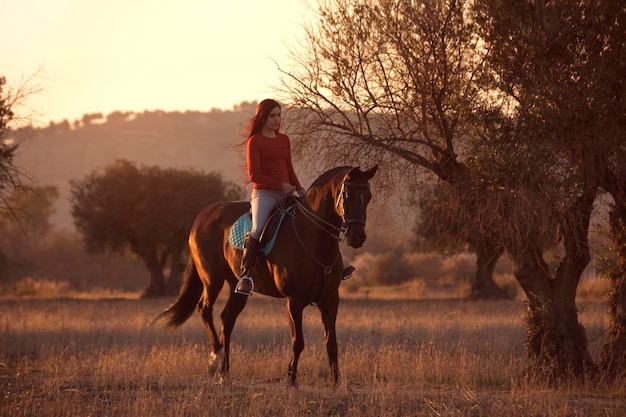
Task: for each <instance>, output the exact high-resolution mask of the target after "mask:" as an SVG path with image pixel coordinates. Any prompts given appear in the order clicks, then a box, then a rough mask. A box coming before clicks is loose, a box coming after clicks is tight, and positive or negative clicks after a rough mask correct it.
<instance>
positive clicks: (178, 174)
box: [70, 160, 243, 296]
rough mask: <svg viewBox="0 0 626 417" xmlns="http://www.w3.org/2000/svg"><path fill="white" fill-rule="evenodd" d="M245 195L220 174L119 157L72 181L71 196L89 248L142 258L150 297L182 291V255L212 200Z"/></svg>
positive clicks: (75, 220) (76, 217)
mask: <svg viewBox="0 0 626 417" xmlns="http://www.w3.org/2000/svg"><path fill="white" fill-rule="evenodd" d="M242 196H243V190H242V189H241V188H240V187H238V186H235V185H234V184H232V183H230V182H229V181H224V180H223V179H222V177H221V175H219V174H217V173H209V174H204V173H201V172H196V171H192V170H177V169H164V168H159V167H156V166H153V167H147V166H142V167H137V166H135V165H134V164H133V163H131V162H128V161H124V160H120V161H117V162H116V163H114V164H112V165H109V166H107V167H105V168H104V169H103V170H101V171H94V172H92V173H91V174H89V175H87V176H86V177H85V178H83V179H80V180H74V181H72V183H71V197H70V200H71V207H72V208H71V212H72V216H73V218H74V224H75V225H76V228H77V230H78V231H79V232H80V233H81V234H82V236H83V241H84V243H85V245H86V248H87V250H88V251H90V252H95V253H121V254H124V253H132V254H134V255H135V256H138V257H139V258H141V259H142V260H143V262H144V264H145V266H146V268H147V269H148V271H149V273H150V284H149V286H148V288H147V289H146V291H145V296H158V295H163V294H165V293H176V292H177V291H178V289H179V286H180V278H181V276H180V275H181V272H182V269H181V268H182V265H181V262H182V255H183V253H184V251H185V249H186V246H187V239H188V236H189V231H190V230H191V225H192V224H193V221H194V219H195V217H196V216H197V214H198V213H199V212H200V211H201V210H202V209H203V208H204V207H205V206H207V205H208V204H210V203H213V202H216V201H221V200H234V199H240V198H242ZM166 267H169V269H170V274H169V277H168V278H167V279H166V278H165V272H164V271H165V269H166Z"/></svg>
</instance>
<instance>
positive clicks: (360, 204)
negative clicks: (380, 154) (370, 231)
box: [335, 165, 378, 248]
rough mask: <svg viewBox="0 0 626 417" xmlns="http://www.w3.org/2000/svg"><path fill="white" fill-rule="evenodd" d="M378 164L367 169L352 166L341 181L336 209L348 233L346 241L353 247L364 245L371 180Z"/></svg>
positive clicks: (370, 196) (370, 197) (370, 195)
mask: <svg viewBox="0 0 626 417" xmlns="http://www.w3.org/2000/svg"><path fill="white" fill-rule="evenodd" d="M377 169H378V165H375V166H374V167H373V168H370V169H368V170H367V171H361V169H360V168H358V167H356V168H352V169H350V171H348V172H347V173H346V175H345V176H344V177H343V181H342V182H341V189H340V191H339V194H338V196H337V198H336V200H335V201H336V203H335V206H336V209H337V213H338V214H339V216H341V219H342V221H343V224H342V226H341V227H342V229H343V230H344V232H345V234H346V242H347V243H348V245H350V246H352V247H353V248H360V247H361V246H363V243H364V242H365V239H366V238H367V236H366V235H365V218H366V212H367V205H368V204H369V202H370V200H371V199H372V193H371V192H370V185H369V180H370V179H371V178H372V177H373V176H374V174H376V170H377Z"/></svg>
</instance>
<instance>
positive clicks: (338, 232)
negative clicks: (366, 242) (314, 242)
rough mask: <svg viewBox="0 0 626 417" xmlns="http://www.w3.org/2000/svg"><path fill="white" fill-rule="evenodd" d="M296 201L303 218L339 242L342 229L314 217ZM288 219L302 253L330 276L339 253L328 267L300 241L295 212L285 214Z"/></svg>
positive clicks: (316, 216) (314, 215)
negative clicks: (302, 250)
mask: <svg viewBox="0 0 626 417" xmlns="http://www.w3.org/2000/svg"><path fill="white" fill-rule="evenodd" d="M295 201H296V205H297V206H298V208H300V210H301V212H302V214H304V216H305V217H306V218H307V219H309V220H310V221H311V222H313V224H315V225H316V226H317V227H319V228H320V229H322V230H323V231H325V232H326V233H328V234H329V235H330V236H331V237H332V238H333V239H335V240H337V241H341V233H342V232H343V233H345V232H346V231H344V230H343V229H342V228H339V227H337V226H335V225H333V224H331V223H329V222H328V221H326V220H324V219H322V218H321V217H319V216H318V215H316V214H315V213H313V212H312V211H311V210H309V209H308V208H307V207H306V206H305V205H304V204H302V203H301V202H300V201H299V200H295ZM286 214H287V215H288V216H289V217H291V224H292V226H293V232H294V234H295V235H296V238H297V239H298V242H300V246H302V248H303V249H304V251H305V252H306V253H307V255H309V257H311V258H312V259H313V260H314V261H315V262H316V263H317V264H318V265H319V266H321V267H322V269H323V270H324V274H325V275H330V273H331V272H332V270H333V265H334V264H335V263H336V262H337V260H338V259H339V256H340V255H341V253H340V252H339V251H337V256H336V257H335V259H334V260H333V261H332V262H331V263H330V265H326V264H324V263H323V262H322V261H320V260H319V259H318V257H317V256H315V254H314V253H313V252H311V251H310V250H309V248H308V247H307V245H306V244H305V243H304V241H303V240H302V238H301V237H300V233H298V228H297V227H296V215H295V211H292V212H290V213H286ZM324 226H328V227H330V228H332V229H333V231H334V232H336V233H333V232H331V231H329V230H328V229H327V228H326V227H324Z"/></svg>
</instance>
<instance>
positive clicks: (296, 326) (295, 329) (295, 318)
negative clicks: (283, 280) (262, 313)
mask: <svg viewBox="0 0 626 417" xmlns="http://www.w3.org/2000/svg"><path fill="white" fill-rule="evenodd" d="M302 310H304V305H302V303H300V302H297V301H295V300H294V299H293V298H287V312H288V313H289V320H290V322H291V348H292V356H291V362H290V363H289V369H288V375H289V384H290V385H296V378H297V374H298V360H299V359H300V354H301V353H302V351H303V350H304V335H303V333H302Z"/></svg>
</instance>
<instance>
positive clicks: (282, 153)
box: [235, 99, 304, 296]
mask: <svg viewBox="0 0 626 417" xmlns="http://www.w3.org/2000/svg"><path fill="white" fill-rule="evenodd" d="M280 125H281V108H280V104H278V103H277V102H276V101H274V100H272V99H266V100H263V101H261V102H260V103H259V104H258V106H257V108H256V114H255V115H254V117H252V119H250V122H249V123H248V129H247V137H248V139H247V141H246V166H247V169H248V178H249V179H250V182H252V195H251V199H250V206H251V212H252V230H251V231H250V235H249V236H248V238H247V240H246V242H245V245H244V250H243V257H242V261H241V268H242V270H241V276H240V278H239V282H238V283H237V288H235V292H236V293H239V294H244V295H248V296H250V295H252V291H253V290H254V281H253V280H252V278H251V277H250V276H249V271H250V269H251V267H252V264H253V262H254V258H255V256H256V252H257V249H258V248H259V238H260V237H261V232H262V231H263V227H264V226H265V223H266V222H267V220H268V219H269V217H270V215H271V214H272V211H273V210H274V208H275V207H276V205H277V204H278V203H279V202H280V201H282V200H284V199H285V198H286V197H287V195H289V194H291V193H293V192H297V193H298V195H299V196H303V195H304V189H303V188H302V186H301V185H300V181H298V177H297V176H296V173H295V171H294V169H293V164H292V162H291V144H290V142H289V137H288V136H287V135H285V134H283V133H280Z"/></svg>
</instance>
